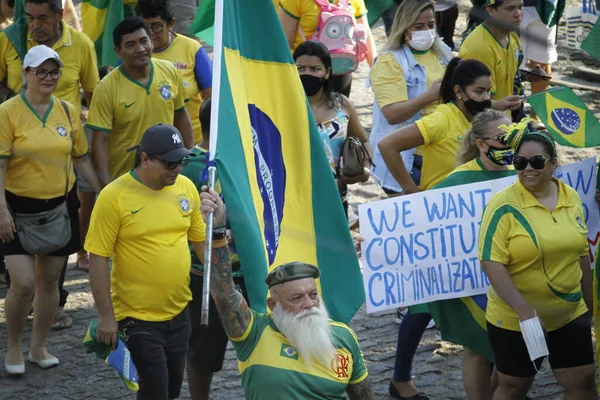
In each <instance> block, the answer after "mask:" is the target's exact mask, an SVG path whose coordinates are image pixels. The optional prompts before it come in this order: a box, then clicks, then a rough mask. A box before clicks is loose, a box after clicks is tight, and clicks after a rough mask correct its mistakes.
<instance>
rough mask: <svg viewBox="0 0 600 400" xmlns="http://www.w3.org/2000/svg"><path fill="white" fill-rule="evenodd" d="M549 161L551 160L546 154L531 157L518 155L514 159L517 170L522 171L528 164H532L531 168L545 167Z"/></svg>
mask: <svg viewBox="0 0 600 400" xmlns="http://www.w3.org/2000/svg"><path fill="white" fill-rule="evenodd" d="M549 162H550V160H548V159H547V158H546V157H544V156H533V157H531V158H527V157H523V156H516V157H515V158H514V159H513V165H514V167H515V169H516V170H517V171H522V170H524V169H525V168H527V164H529V165H531V168H533V169H538V170H540V169H544V167H546V164H548V163H549Z"/></svg>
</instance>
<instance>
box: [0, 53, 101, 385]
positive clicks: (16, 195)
mask: <svg viewBox="0 0 600 400" xmlns="http://www.w3.org/2000/svg"><path fill="white" fill-rule="evenodd" d="M62 67H63V64H62V62H61V61H60V58H59V56H58V54H57V53H56V52H55V51H54V50H52V49H51V48H49V47H46V46H43V45H41V46H35V47H32V48H31V49H30V50H29V51H28V52H27V54H26V55H25V57H24V59H23V77H24V79H25V81H26V83H27V86H26V87H27V89H26V90H25V92H23V93H22V94H21V95H19V96H15V97H13V98H12V99H10V100H8V101H6V102H5V103H2V105H0V241H1V242H2V243H1V244H0V248H1V249H2V253H3V254H4V256H5V259H6V265H7V267H8V270H9V272H10V277H11V286H10V289H9V290H8V294H7V296H6V326H7V334H8V341H7V342H8V343H7V347H8V350H7V352H6V361H5V367H6V371H7V372H8V373H9V374H24V373H25V363H24V360H23V349H22V347H21V336H22V333H23V329H24V327H25V321H26V320H27V314H28V313H29V309H30V307H31V299H32V297H33V298H34V301H33V308H34V309H35V318H34V320H33V332H32V335H31V345H30V347H29V361H31V362H32V363H34V364H37V365H39V366H40V367H41V368H50V367H52V366H55V365H57V364H58V358H56V357H54V356H53V355H51V354H50V353H49V352H48V350H47V349H46V337H47V335H48V331H49V329H50V326H51V324H52V323H53V322H54V316H55V314H56V310H57V306H58V302H59V291H58V290H57V287H58V282H59V278H60V275H61V270H62V268H63V264H64V263H65V261H66V259H67V257H68V256H69V255H70V254H74V253H76V252H77V251H79V250H80V249H81V238H80V235H79V217H78V215H77V209H78V208H79V202H78V200H77V188H76V185H75V180H76V178H75V173H74V171H73V165H74V166H76V167H77V170H78V171H79V173H81V175H82V176H83V177H84V178H85V179H86V180H87V181H88V183H89V184H90V186H92V188H94V190H96V191H98V192H99V191H100V184H99V183H98V179H97V178H96V175H95V173H94V169H93V167H92V162H91V160H90V158H89V157H88V149H89V146H88V141H87V138H86V136H85V134H84V133H83V127H82V126H81V120H80V118H79V114H78V113H77V112H76V110H75V107H74V106H73V105H72V104H69V103H66V102H64V101H62V100H59V99H58V98H56V97H54V96H53V93H54V91H55V90H56V87H57V85H58V81H59V79H60V77H61V75H62V73H61V68H62ZM65 203H66V204H65ZM32 214H36V215H37V216H36V217H35V218H33V217H31V215H32ZM52 215H54V216H56V215H58V216H59V217H57V218H53V217H52ZM28 220H29V221H31V220H34V221H35V222H34V223H31V222H30V223H28V224H27V223H26V221H28ZM56 221H62V224H61V223H60V222H59V223H58V224H56V223H55V222H56ZM49 225H51V226H52V227H57V229H53V230H52V235H48V238H47V239H48V241H47V242H48V243H43V242H44V241H46V238H44V237H42V238H39V236H40V234H38V235H37V236H38V237H36V235H35V232H36V231H37V232H41V230H40V229H43V231H44V232H48V231H47V229H48V226H49ZM16 227H20V229H19V230H18V231H17V229H16ZM32 237H35V239H36V240H32V239H31V238H32ZM42 249H43V250H42ZM34 292H35V297H34Z"/></svg>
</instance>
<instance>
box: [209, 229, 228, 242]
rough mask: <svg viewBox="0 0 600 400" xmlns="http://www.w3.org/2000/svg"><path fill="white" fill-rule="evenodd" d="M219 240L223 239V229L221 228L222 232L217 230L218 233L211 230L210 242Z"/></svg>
mask: <svg viewBox="0 0 600 400" xmlns="http://www.w3.org/2000/svg"><path fill="white" fill-rule="evenodd" d="M221 239H225V228H223V230H218V231H215V230H214V229H213V231H212V240H213V241H215V240H221Z"/></svg>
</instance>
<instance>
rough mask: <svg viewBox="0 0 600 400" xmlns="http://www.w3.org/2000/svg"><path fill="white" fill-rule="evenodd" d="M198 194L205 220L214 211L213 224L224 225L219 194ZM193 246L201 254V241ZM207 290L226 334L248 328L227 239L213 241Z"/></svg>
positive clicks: (248, 314)
mask: <svg viewBox="0 0 600 400" xmlns="http://www.w3.org/2000/svg"><path fill="white" fill-rule="evenodd" d="M200 197H201V198H202V206H201V211H202V217H203V218H204V220H205V221H206V219H207V215H208V213H210V212H213V226H214V227H223V226H225V205H224V204H223V201H222V200H221V198H220V197H219V195H218V194H217V193H215V192H214V191H212V190H211V191H210V192H208V191H207V189H206V187H203V188H202V193H200ZM207 239H208V238H207ZM192 245H193V246H194V250H195V251H196V253H197V254H203V253H204V247H203V246H201V245H200V243H192ZM197 247H198V248H197ZM210 293H211V295H212V298H213V300H214V301H215V304H216V306H217V309H218V310H219V314H220V316H221V320H222V321H223V327H224V328H225V333H227V336H229V337H230V338H232V339H237V338H240V337H242V336H243V335H244V333H246V330H247V329H248V325H249V324H250V318H251V316H252V314H251V311H250V307H248V303H246V300H245V299H244V297H243V296H242V294H241V293H240V292H238V291H237V290H236V289H235V285H234V284H233V277H232V274H231V262H230V261H229V250H228V249H227V240H226V239H221V240H217V241H213V248H212V256H211V273H210Z"/></svg>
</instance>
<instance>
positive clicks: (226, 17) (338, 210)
mask: <svg viewBox="0 0 600 400" xmlns="http://www.w3.org/2000/svg"><path fill="white" fill-rule="evenodd" d="M219 1H222V3H221V4H219ZM219 1H217V10H219V5H220V6H221V7H223V8H222V10H223V11H222V12H223V17H222V18H223V20H222V37H219V32H220V29H219V22H218V21H219V19H218V18H216V21H217V22H216V25H215V57H214V74H213V88H218V90H215V91H213V98H212V104H213V106H212V121H213V122H212V124H211V135H210V138H211V151H210V153H211V154H215V159H214V160H215V162H216V166H217V170H218V173H219V180H220V182H221V188H222V193H223V197H224V199H225V202H226V203H227V213H228V216H229V219H230V222H231V228H232V231H233V234H234V236H235V239H236V246H237V250H238V255H239V257H240V263H241V265H242V272H243V274H244V280H245V283H246V289H247V292H248V297H249V300H250V304H251V305H252V308H254V309H255V310H257V311H259V312H265V311H266V301H267V294H268V288H267V285H266V284H265V278H266V277H267V274H268V273H269V272H270V271H271V270H273V269H274V268H275V267H277V266H279V265H281V264H284V263H288V262H292V261H302V262H306V263H309V264H313V265H316V266H318V267H319V269H320V270H321V277H320V278H319V280H318V282H317V285H318V288H319V289H320V290H321V294H322V296H323V299H324V302H325V305H326V306H327V308H328V310H329V313H330V315H331V318H333V319H334V320H337V321H340V322H344V323H348V322H349V321H350V320H351V319H352V317H353V316H354V314H355V313H356V311H357V310H358V309H359V308H360V306H361V305H362V303H363V302H364V301H365V294H364V289H363V283H362V276H361V272H360V268H359V265H358V259H357V257H356V252H355V250H354V245H353V244H352V238H351V236H350V231H349V230H348V222H347V220H346V217H345V215H344V211H343V208H342V202H341V200H340V195H339V192H338V190H337V185H336V183H335V181H334V179H333V174H332V173H331V169H330V166H329V163H328V161H327V157H326V155H325V150H324V149H323V144H322V141H321V137H320V135H319V132H318V130H317V125H316V123H315V121H314V119H313V116H312V112H311V108H310V106H309V104H308V101H307V99H306V95H305V93H304V89H303V88H302V84H301V83H300V78H299V76H298V71H297V68H296V65H295V64H294V62H293V60H292V56H291V53H290V49H289V46H288V43H287V39H286V38H285V34H284V33H283V29H282V28H281V24H280V23H279V18H278V16H277V13H276V12H275V7H274V6H273V0H252V1H249V0H219ZM216 15H217V16H219V12H217V13H216ZM215 148H216V153H215V151H213V149H215ZM211 162H212V160H211Z"/></svg>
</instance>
